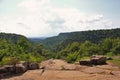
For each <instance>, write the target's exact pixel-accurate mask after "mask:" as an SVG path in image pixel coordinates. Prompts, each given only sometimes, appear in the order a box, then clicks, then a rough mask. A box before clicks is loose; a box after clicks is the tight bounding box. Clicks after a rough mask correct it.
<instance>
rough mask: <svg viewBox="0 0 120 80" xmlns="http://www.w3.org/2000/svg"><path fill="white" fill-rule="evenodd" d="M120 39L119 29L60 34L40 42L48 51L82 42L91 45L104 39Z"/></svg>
mask: <svg viewBox="0 0 120 80" xmlns="http://www.w3.org/2000/svg"><path fill="white" fill-rule="evenodd" d="M117 37H120V28H117V29H108V30H92V31H80V32H70V33H60V34H59V35H58V36H55V37H51V38H47V39H45V40H43V41H42V43H43V45H45V46H47V47H48V48H49V49H51V48H52V49H53V48H54V49H55V48H57V49H60V48H65V47H66V46H67V45H68V44H71V43H73V42H79V43H83V42H84V41H86V40H87V41H90V42H92V43H99V42H100V41H101V40H103V39H105V38H117Z"/></svg>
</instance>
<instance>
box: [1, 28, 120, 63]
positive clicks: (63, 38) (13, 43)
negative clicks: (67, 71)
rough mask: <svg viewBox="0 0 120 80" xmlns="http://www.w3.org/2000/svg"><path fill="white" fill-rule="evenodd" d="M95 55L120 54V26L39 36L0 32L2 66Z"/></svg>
mask: <svg viewBox="0 0 120 80" xmlns="http://www.w3.org/2000/svg"><path fill="white" fill-rule="evenodd" d="M92 55H105V56H108V57H112V56H119V55H120V29H119V28H117V29H109V30H91V31H80V32H70V33H60V34H59V35H58V36H54V37H50V38H46V39H42V40H41V39H40V40H39V39H37V41H36V40H35V39H34V40H33V39H32V38H27V37H25V36H22V35H17V34H9V33H0V65H6V64H12V62H13V61H14V60H16V61H30V62H41V61H42V60H46V59H50V58H56V59H64V60H66V61H67V62H69V63H74V62H76V61H79V60H81V59H83V58H87V57H90V56H92Z"/></svg>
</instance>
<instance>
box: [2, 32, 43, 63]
mask: <svg viewBox="0 0 120 80" xmlns="http://www.w3.org/2000/svg"><path fill="white" fill-rule="evenodd" d="M44 51H45V50H44ZM42 53H43V48H42V47H39V46H38V48H36V47H34V46H32V44H31V42H30V41H29V40H28V39H27V38H26V37H24V36H21V35H15V34H5V33H0V65H5V64H15V63H17V59H19V60H20V61H21V60H22V61H33V62H40V61H41V60H44V59H45V57H44V56H43V55H42Z"/></svg>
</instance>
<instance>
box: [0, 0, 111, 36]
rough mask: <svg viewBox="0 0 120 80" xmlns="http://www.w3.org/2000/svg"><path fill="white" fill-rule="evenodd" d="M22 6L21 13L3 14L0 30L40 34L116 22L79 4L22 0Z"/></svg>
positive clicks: (90, 28) (51, 33)
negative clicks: (60, 5) (69, 4)
mask: <svg viewBox="0 0 120 80" xmlns="http://www.w3.org/2000/svg"><path fill="white" fill-rule="evenodd" d="M18 9H20V11H21V12H20V14H18V13H17V12H16V15H12V16H2V17H0V31H2V32H9V33H11V32H12V33H18V34H23V35H25V36H28V37H38V36H52V35H56V34H58V33H60V32H66V31H67V32H70V31H81V30H92V29H103V28H110V27H111V26H112V25H113V23H112V22H111V21H110V20H107V19H105V18H104V16H103V15H101V14H86V13H82V12H80V10H78V9H76V8H57V7H55V6H53V5H52V4H51V2H50V0H22V2H21V3H19V4H18ZM21 13H22V14H21Z"/></svg>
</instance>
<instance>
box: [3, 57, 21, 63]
mask: <svg viewBox="0 0 120 80" xmlns="http://www.w3.org/2000/svg"><path fill="white" fill-rule="evenodd" d="M2 62H3V63H4V64H7V65H16V64H17V63H19V59H18V58H16V57H4V58H3V59H2Z"/></svg>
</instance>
